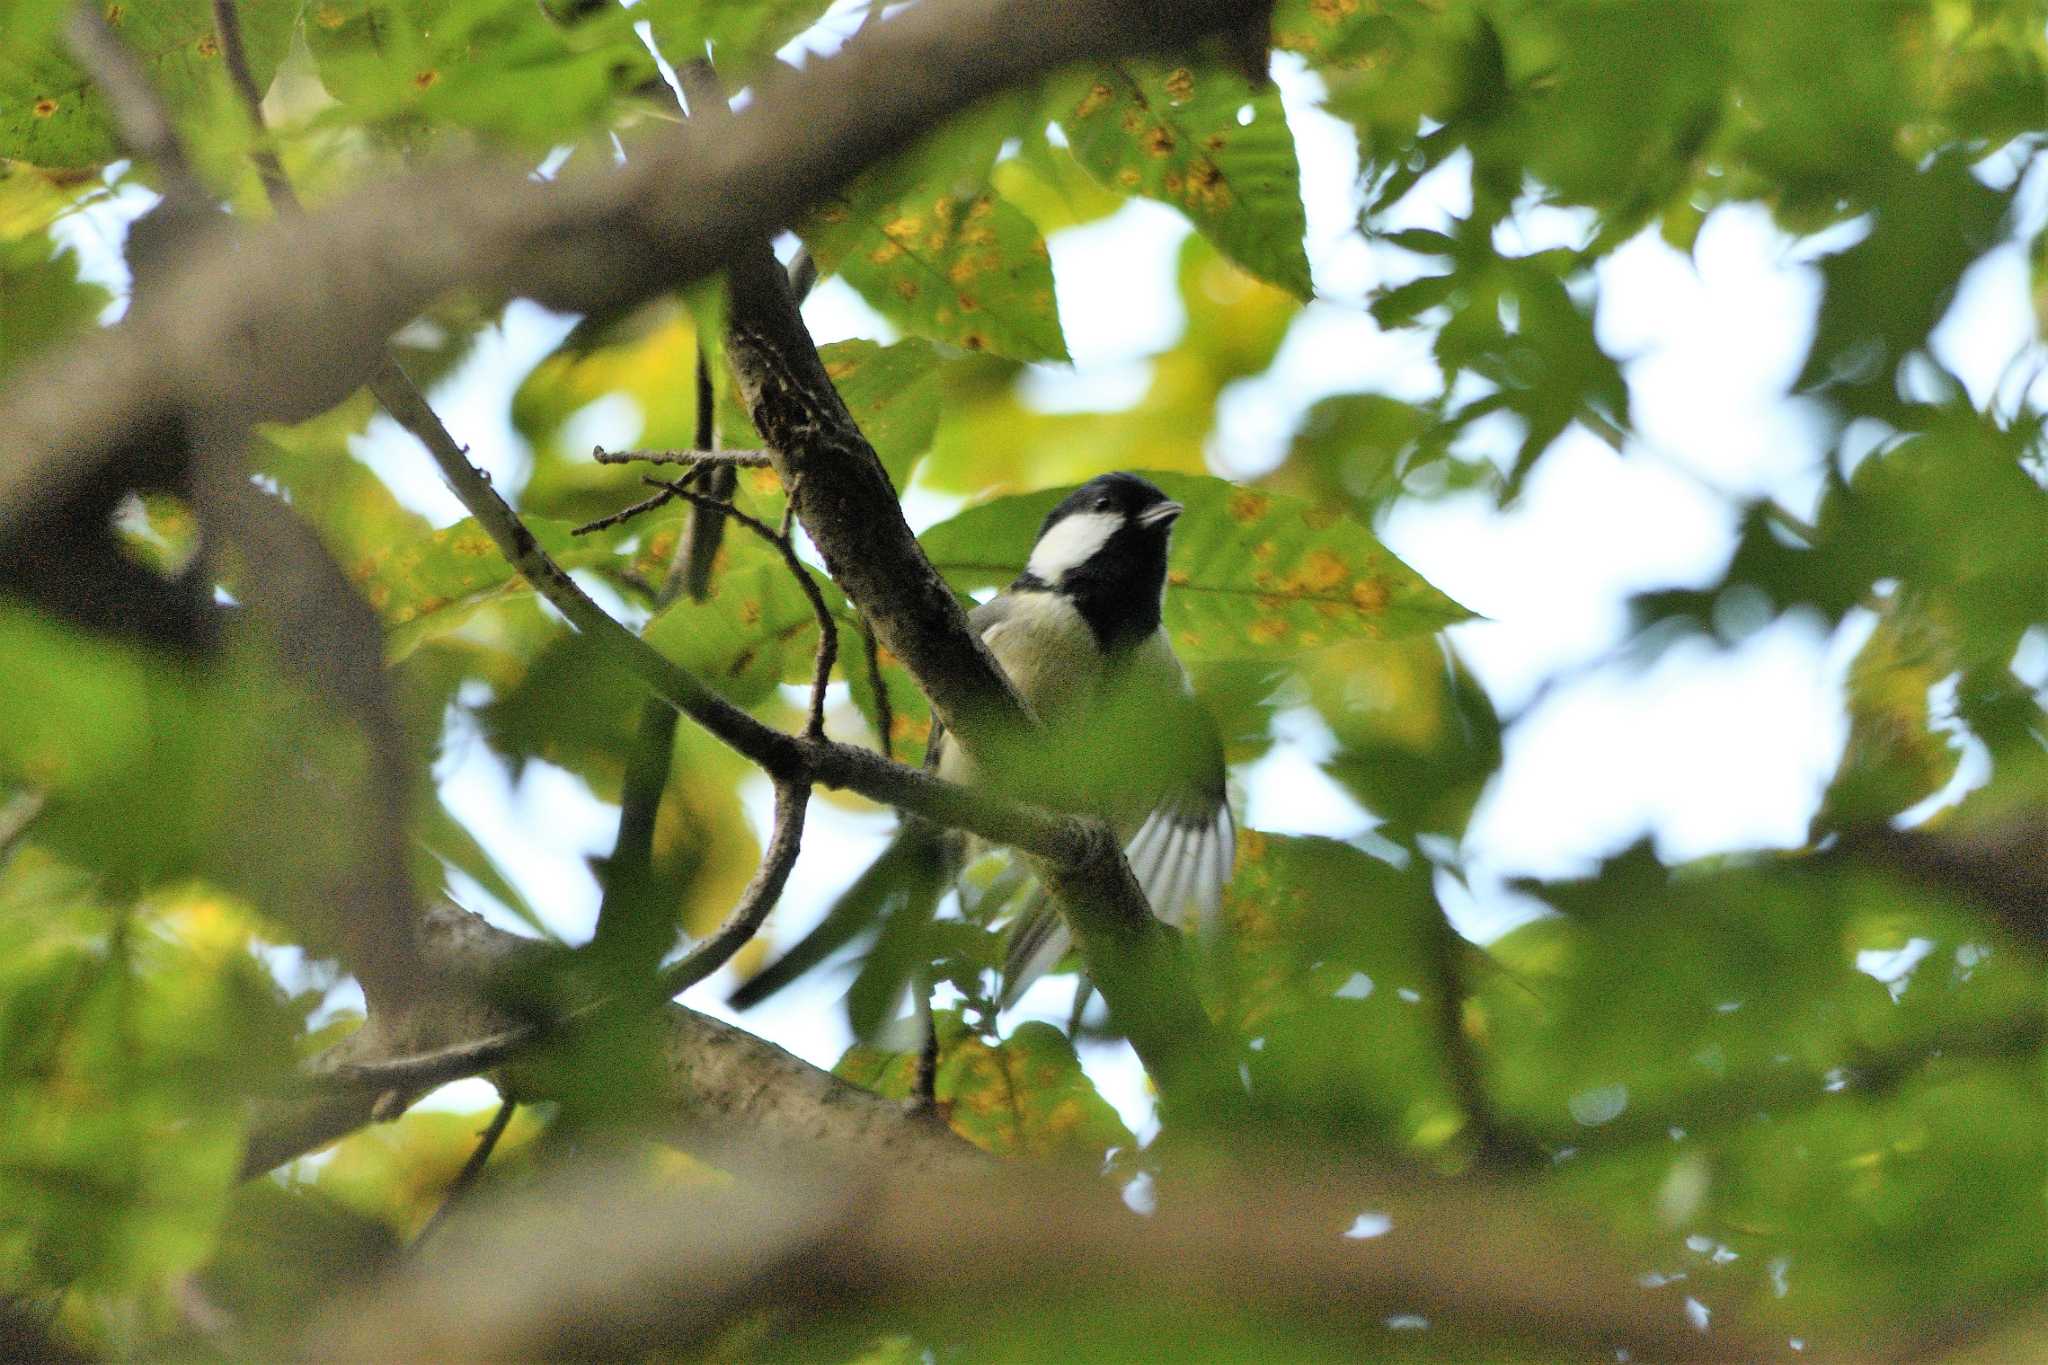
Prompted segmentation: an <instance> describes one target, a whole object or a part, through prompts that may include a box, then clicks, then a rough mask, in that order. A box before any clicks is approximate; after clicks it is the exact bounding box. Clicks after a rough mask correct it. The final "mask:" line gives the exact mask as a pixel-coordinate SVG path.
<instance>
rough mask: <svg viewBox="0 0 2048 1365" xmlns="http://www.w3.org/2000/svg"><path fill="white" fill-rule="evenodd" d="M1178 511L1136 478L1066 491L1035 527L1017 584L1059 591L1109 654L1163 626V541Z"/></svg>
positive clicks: (1104, 479) (1105, 479) (1107, 477)
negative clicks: (1034, 538)
mask: <svg viewBox="0 0 2048 1365" xmlns="http://www.w3.org/2000/svg"><path fill="white" fill-rule="evenodd" d="M1180 513H1181V506H1180V504H1179V503H1177V502H1175V501H1174V500H1173V499H1171V498H1169V497H1167V496H1166V494H1164V493H1162V492H1160V491H1159V488H1158V486H1157V485H1156V484H1153V483H1151V482H1150V481H1149V480H1146V479H1141V478H1139V477H1138V476H1137V475H1136V474H1104V475H1102V476H1101V477H1100V478H1096V479H1090V480H1089V481H1088V482H1087V483H1084V484H1082V485H1081V486H1080V487H1079V488H1077V489H1075V490H1074V491H1073V492H1072V493H1069V494H1068V495H1067V496H1066V497H1065V498H1064V499H1062V500H1061V501H1060V504H1059V506H1057V507H1055V508H1053V509H1052V511H1051V513H1049V514H1048V515H1047V516H1046V519H1045V524H1044V525H1043V526H1041V527H1039V528H1038V542H1037V544H1035V545H1034V546H1032V549H1031V561H1030V563H1029V564H1027V565H1026V566H1025V568H1024V573H1023V575H1022V576H1021V577H1020V578H1018V580H1017V582H1016V585H1015V586H1016V587H1017V588H1019V589H1024V590H1031V589H1037V590H1040V591H1050V592H1057V593H1061V594H1063V595H1064V596H1066V597H1068V598H1069V599H1071V600H1072V601H1073V603H1074V606H1075V608H1076V609H1077V610H1078V611H1079V612H1080V613H1081V617H1082V619H1083V620H1085V621H1087V623H1088V627H1089V629H1091V630H1093V631H1094V632H1095V637H1096V639H1097V640H1099V641H1101V643H1102V647H1103V649H1104V650H1105V651H1108V652H1112V653H1113V652H1115V651H1117V650H1120V649H1125V648H1128V647H1130V646H1132V645H1135V644H1137V643H1138V642H1139V641H1141V640H1143V639H1145V638H1146V637H1147V636H1149V635H1150V634H1152V632H1153V631H1155V630H1157V629H1159V606H1160V597H1161V595H1162V594H1163V593H1164V592H1165V591H1166V539H1167V536H1168V535H1169V534H1170V533H1171V532H1172V530H1173V522H1174V518H1176V517H1178V516H1179V515H1180Z"/></svg>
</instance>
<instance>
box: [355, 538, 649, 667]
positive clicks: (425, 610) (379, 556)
mask: <svg viewBox="0 0 2048 1365" xmlns="http://www.w3.org/2000/svg"><path fill="white" fill-rule="evenodd" d="M523 520H524V521H525V523H526V529H527V530H529V531H531V532H532V533H533V538H534V540H535V541H536V542H538V543H539V545H540V547H541V548H542V549H543V550H546V551H547V552H548V554H549V555H551V556H552V557H553V558H554V560H555V562H556V563H557V564H559V565H561V566H562V567H563V568H565V569H578V568H587V567H590V566H593V565H603V564H610V563H612V562H613V561H614V560H615V559H616V558H617V555H618V546H619V543H620V541H621V540H623V539H625V538H626V537H627V536H628V535H630V534H632V532H633V528H632V527H631V526H630V525H629V526H626V527H623V528H613V530H612V531H610V532H609V533H607V532H598V533H595V534H592V535H588V536H577V535H573V534H571V533H572V531H573V530H574V529H575V528H574V527H572V526H571V525H570V524H569V523H568V522H564V521H555V520H552V519H550V518H547V517H526V518H524V519H523ZM642 529H645V528H642ZM345 567H346V568H347V569H348V571H349V576H350V577H351V578H353V579H354V580H355V581H356V582H357V583H358V584H359V585H360V586H361V588H362V591H363V595H364V596H365V597H367V598H368V599H369V601H370V605H371V606H372V607H374V608H376V610H377V614H378V615H379V616H381V617H382V618H383V619H384V622H385V625H386V626H387V627H388V628H389V631H390V633H389V635H388V636H387V640H388V650H389V653H388V655H387V657H388V658H389V659H391V660H394V661H395V660H398V659H402V658H404V657H405V656H406V655H407V654H410V653H411V652H412V651H413V650H415V649H418V648H419V647H420V646H421V645H422V644H424V643H426V642H427V641H429V640H432V639H434V638H435V637H437V636H439V635H442V634H445V633H447V632H448V631H451V630H454V629H456V628H458V627H460V626H461V625H462V624H463V622H465V621H467V620H468V619H469V616H470V614H471V613H472V612H474V611H475V610H476V609H477V608H478V607H481V606H483V605H484V604H485V603H487V602H491V601H495V600H497V599H499V598H501V597H504V596H507V595H512V594H522V593H528V592H531V591H533V589H532V587H531V586H530V585H528V583H527V582H526V580H525V579H524V578H522V577H520V576H519V574H518V573H517V572H516V571H515V570H514V569H513V567H512V565H511V562H510V561H509V560H507V559H506V558H505V557H504V556H503V555H502V554H500V553H498V547H497V544H496V542H494V541H493V540H492V539H491V537H490V535H489V534H488V533H487V532H485V531H484V529H483V528H482V527H480V526H478V525H477V523H476V520H475V518H468V519H466V520H463V521H459V522H457V523H455V524H454V525H453V526H450V527H447V528H446V529H444V530H440V531H434V532H432V533H430V534H428V535H426V536H422V537H420V538H419V539H417V540H413V541H408V542H404V543H400V544H397V545H385V546H380V547H378V548H377V549H375V550H372V551H370V552H369V553H367V554H365V555H363V556H362V557H361V558H359V559H356V560H355V561H354V562H353V563H350V564H347V565H345Z"/></svg>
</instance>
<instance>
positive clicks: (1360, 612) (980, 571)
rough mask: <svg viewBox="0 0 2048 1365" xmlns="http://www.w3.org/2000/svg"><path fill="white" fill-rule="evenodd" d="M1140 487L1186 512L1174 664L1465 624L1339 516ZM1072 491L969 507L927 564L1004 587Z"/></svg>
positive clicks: (1235, 491)
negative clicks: (1057, 505) (1179, 660)
mask: <svg viewBox="0 0 2048 1365" xmlns="http://www.w3.org/2000/svg"><path fill="white" fill-rule="evenodd" d="M1148 477H1151V478H1152V479H1153V480H1154V481H1155V482H1156V483H1158V485H1159V486H1160V487H1161V488H1162V489H1164V490H1165V491H1166V492H1167V493H1168V494H1169V495H1170V496H1172V497H1174V498H1176V499H1178V500H1179V501H1180V502H1181V503H1182V504H1183V505H1184V506H1185V507H1186V508H1187V512H1186V514H1185V515H1183V516H1182V517H1181V519H1180V522H1179V523H1178V524H1177V525H1176V526H1175V528H1174V533H1173V550H1172V556H1171V559H1170V560H1169V566H1168V570H1167V584H1168V586H1167V589H1166V628H1167V630H1168V631H1169V632H1170V633H1171V634H1172V636H1173V643H1174V647H1175V648H1176V649H1177V650H1179V651H1180V653H1181V656H1182V657H1183V658H1186V659H1190V660H1194V659H1231V658H1247V657H1259V656H1267V657H1279V656H1284V655H1289V654H1294V653H1298V652H1299V651H1301V650H1304V649H1313V648H1316V647H1318V646H1322V645H1330V644H1336V643H1338V642H1341V641H1345V640H1356V639H1367V640H1386V639H1398V638H1401V637H1404V636H1411V635H1418V634H1427V633H1429V632H1432V631H1437V630H1441V629H1443V628H1444V627H1445V626H1449V625H1455V624H1456V623H1457V622H1459V621H1464V620H1468V619H1470V617H1471V613H1470V612H1468V611H1467V610H1465V609H1464V608H1463V607H1461V606H1459V605H1458V604H1457V603H1456V602H1453V601H1452V600H1451V599H1450V598H1448V597H1446V596H1444V594H1443V593H1441V592H1439V591H1437V589H1435V588H1433V587H1431V586H1430V585H1429V584H1428V583H1427V582H1426V581H1424V580H1423V578H1422V576H1421V575H1419V574H1417V573H1416V572H1415V571H1414V570H1413V569H1411V568H1409V567H1408V566H1407V565H1406V564H1403V563H1402V562H1401V561H1400V560H1398V559H1396V558H1395V557H1394V555H1393V552H1392V551H1390V550H1388V549H1387V548H1386V546H1384V545H1382V544H1380V543H1379V541H1378V540H1376V539H1374V538H1373V535H1372V533H1371V532H1370V531H1368V530H1366V529H1365V528H1364V527H1363V526H1360V525H1359V524H1358V523H1356V522H1354V521H1351V520H1349V519H1347V518H1345V517H1343V516H1340V515H1338V514H1336V513H1332V512H1328V511H1326V510H1324V509H1322V508H1319V507H1317V506H1315V505H1314V504H1312V503H1308V502H1304V501H1302V500H1301V499H1299V498H1291V497H1287V496H1286V495H1284V494H1279V493H1268V492H1264V491H1262V490H1259V489H1255V488H1245V487H1242V486H1240V485H1237V484H1233V483H1230V482H1228V481H1226V480H1223V479H1216V478H1209V477H1205V476H1199V475H1191V474H1166V473H1157V474H1152V475H1149V476H1148ZM1070 491H1071V490H1070V489H1066V488H1052V489H1046V490H1044V491H1042V492H1037V493H1026V494H1022V495H1019V496H1016V497H1009V498H998V499H997V500H995V501H993V502H988V503H983V504H982V505H981V506H979V507H971V508H969V509H967V510H966V511H965V512H962V513H961V514H960V515H959V516H957V517H954V518H953V519H952V520H950V521H945V522H941V523H940V524H939V525H937V526H934V527H932V528H931V529H930V530H929V531H927V532H925V534H924V537H923V540H924V547H925V553H926V554H928V555H930V556H931V560H932V563H934V564H935V565H937V566H938V568H939V570H940V572H942V573H944V574H945V575H946V577H947V578H948V579H949V580H950V581H951V582H952V583H953V584H954V586H956V587H958V588H960V589H962V590H971V589H974V588H980V587H990V586H999V585H1002V584H1006V583H1008V582H1009V581H1010V580H1011V579H1013V578H1015V577H1016V576H1017V574H1018V573H1019V571H1021V570H1022V569H1023V567H1024V562H1025V560H1026V559H1028V558H1029V557H1030V553H1031V542H1032V540H1033V539H1034V538H1035V537H1036V536H1037V533H1038V528H1039V525H1040V524H1041V523H1042V522H1043V521H1044V519H1045V514H1046V513H1047V512H1049V511H1051V510H1052V507H1053V505H1054V504H1055V503H1057V502H1058V501H1059V500H1060V499H1061V498H1063V497H1065V496H1066V494H1067V493H1068V492H1070Z"/></svg>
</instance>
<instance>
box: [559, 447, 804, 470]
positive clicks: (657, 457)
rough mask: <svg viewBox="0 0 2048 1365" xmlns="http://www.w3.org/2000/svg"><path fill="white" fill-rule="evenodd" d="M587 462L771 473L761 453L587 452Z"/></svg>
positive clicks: (698, 451)
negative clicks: (681, 465)
mask: <svg viewBox="0 0 2048 1365" xmlns="http://www.w3.org/2000/svg"><path fill="white" fill-rule="evenodd" d="M590 458H591V459H593V460H596V461H597V462H598V463H599V464H632V463H634V462H636V461H637V462H639V463H641V464H687V465H696V466H698V467H700V468H702V467H703V466H706V465H728V466H730V467H732V468H734V469H773V468H774V467H775V466H774V464H773V463H772V462H771V461H770V460H769V458H768V452H767V451H765V450H606V449H605V448H604V447H603V446H595V447H593V448H592V449H591V452H590Z"/></svg>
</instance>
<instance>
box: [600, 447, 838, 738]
mask: <svg viewBox="0 0 2048 1365" xmlns="http://www.w3.org/2000/svg"><path fill="white" fill-rule="evenodd" d="M640 481H641V482H642V483H645V484H650V485H652V486H653V487H656V488H666V489H668V490H669V492H671V493H672V494H674V495H675V496H676V497H679V498H682V499H685V500H686V501H688V502H691V503H694V504H696V505H697V506H700V507H711V508H715V509H716V510H718V511H719V512H722V513H724V514H725V515H726V516H728V517H731V518H732V519H733V520H734V521H736V522H738V523H739V524H740V525H742V526H744V527H746V528H747V529H748V530H749V531H752V532H753V533H754V534H755V535H757V536H759V537H761V539H763V540H765V541H767V542H768V543H769V544H770V545H772V546H774V547H775V550H776V553H778V554H780V555H781V556H782V562H783V563H784V564H786V565H788V566H789V571H790V573H791V574H793V575H795V577H796V581H797V586H799V587H801V588H802V589H803V590H804V596H805V597H806V598H807V599H809V601H810V604H811V614H812V615H813V616H815V617H817V620H818V653H817V660H816V662H815V663H814V664H813V666H812V670H811V716H810V720H809V721H808V722H806V724H805V726H804V736H805V738H807V739H823V738H824V737H825V687H826V684H827V683H829V682H830V681H831V677H832V666H833V665H834V664H835V663H837V662H838V660H839V632H838V629H837V628H836V626H835V625H834V623H833V620H832V609H831V608H830V607H828V606H826V605H825V594H824V593H823V592H822V591H821V590H820V589H819V587H818V580H817V579H815V578H813V577H812V576H811V570H810V566H808V565H806V564H805V563H804V562H803V560H802V559H800V558H798V557H797V552H796V541H795V539H794V538H793V537H792V536H791V535H790V534H789V530H788V521H787V516H788V513H787V511H785V520H784V529H782V530H780V531H778V530H776V529H775V528H774V527H773V526H770V525H769V524H768V523H767V522H765V521H762V520H761V519H760V518H759V517H756V516H752V515H750V514H748V513H746V512H742V511H741V510H740V509H739V508H737V507H735V506H733V505H732V504H731V503H729V502H720V501H719V500H718V499H716V498H711V497H707V496H705V495H704V494H702V493H699V492H696V491H694V490H693V489H689V488H686V487H684V486H683V485H682V484H681V483H667V482H664V481H662V480H660V479H656V478H652V477H646V476H643V477H642V478H641V480H640ZM788 506H789V507H790V508H794V507H795V506H796V496H795V490H794V489H792V490H791V494H790V499H789V504H788Z"/></svg>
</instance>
